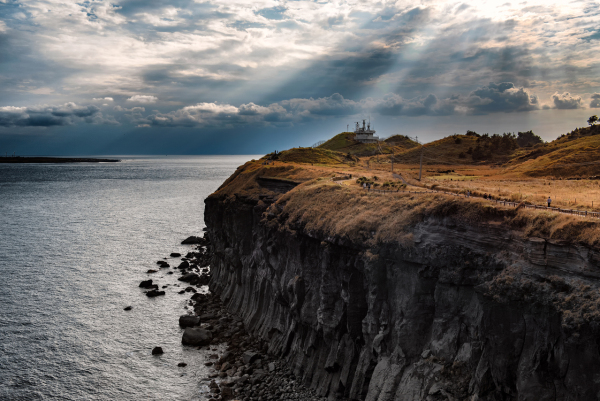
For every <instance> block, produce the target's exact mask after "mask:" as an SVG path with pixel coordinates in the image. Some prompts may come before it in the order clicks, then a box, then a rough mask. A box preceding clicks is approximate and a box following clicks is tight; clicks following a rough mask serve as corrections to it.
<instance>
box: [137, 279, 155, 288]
mask: <svg viewBox="0 0 600 401" xmlns="http://www.w3.org/2000/svg"><path fill="white" fill-rule="evenodd" d="M139 287H140V288H152V280H144V281H142V282H141V283H140V285H139Z"/></svg>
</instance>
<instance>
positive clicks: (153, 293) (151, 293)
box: [146, 290, 165, 298]
mask: <svg viewBox="0 0 600 401" xmlns="http://www.w3.org/2000/svg"><path fill="white" fill-rule="evenodd" d="M161 295H165V292H164V291H158V290H152V291H148V292H147V293H146V296H148V297H150V298H153V297H158V296H161Z"/></svg>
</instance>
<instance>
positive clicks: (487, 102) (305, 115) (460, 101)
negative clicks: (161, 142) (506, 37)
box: [115, 82, 540, 127]
mask: <svg viewBox="0 0 600 401" xmlns="http://www.w3.org/2000/svg"><path fill="white" fill-rule="evenodd" d="M117 107H119V110H120V111H128V109H122V108H120V106H117ZM538 109H540V105H539V104H538V99H537V96H535V95H533V94H531V93H530V92H529V91H528V90H527V89H525V88H523V87H515V85H514V84H513V83H511V82H503V83H499V84H496V83H490V84H488V85H486V86H482V87H480V88H478V89H476V90H474V91H472V92H470V93H469V94H467V95H459V94H454V95H451V96H449V97H446V98H442V99H440V98H438V97H437V96H436V95H434V94H429V95H427V96H419V97H414V98H410V99H405V98H403V97H402V96H400V95H398V94H394V93H390V94H387V95H385V96H383V97H381V98H371V97H368V98H363V99H361V100H357V101H356V100H352V99H347V98H345V97H344V96H342V95H341V94H339V93H334V94H332V95H331V96H325V97H320V98H293V99H288V100H282V101H279V102H275V103H271V104H269V105H266V106H263V105H259V104H256V103H253V102H250V103H246V104H242V105H240V106H234V105H231V104H225V103H214V102H213V103H208V102H205V103H198V104H196V105H192V106H187V107H183V108H181V109H179V110H175V111H171V112H168V113H161V112H153V113H152V114H150V115H148V116H146V117H143V118H139V119H137V120H136V122H137V123H138V124H147V125H153V126H169V127H198V126H203V127H205V126H210V127H222V126H228V127H231V126H237V125H244V124H254V125H256V124H262V125H272V124H275V125H281V124H292V123H297V122H304V121H310V120H319V119H325V118H328V117H332V116H354V115H365V114H367V113H377V114H379V115H382V116H392V117H396V116H408V117H415V116H424V115H427V116H447V115H452V114H463V115H481V114H489V113H497V112H503V113H509V112H523V111H529V110H538ZM115 110H116V108H115ZM137 115H138V116H139V115H140V113H139V112H138V113H137Z"/></svg>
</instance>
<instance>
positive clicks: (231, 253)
mask: <svg viewBox="0 0 600 401" xmlns="http://www.w3.org/2000/svg"><path fill="white" fill-rule="evenodd" d="M577 135H578V134H577V133H576V134H575V135H571V137H569V138H568V139H565V138H559V140H557V141H559V142H558V143H551V144H545V145H541V146H538V147H537V148H536V147H534V146H528V147H523V148H522V149H520V148H518V149H517V148H516V149H513V150H511V151H510V152H507V153H506V154H500V152H496V154H495V155H497V154H500V156H501V157H499V158H497V159H496V160H495V161H494V163H491V164H487V165H486V164H483V163H480V162H479V161H478V160H475V161H473V160H472V159H469V160H468V162H467V163H464V164H462V165H459V164H458V163H456V164H446V165H442V164H440V163H439V160H440V159H442V156H440V157H439V158H438V162H437V163H436V161H432V162H429V163H427V164H426V165H425V168H421V170H425V171H421V173H422V174H423V175H422V177H421V180H419V179H418V177H417V173H416V171H415V169H416V168H419V166H415V164H414V161H413V160H412V159H411V158H413V157H415V156H418V155H419V153H417V152H419V148H418V147H415V146H410V147H408V148H407V149H406V150H405V151H404V153H403V154H399V152H395V153H392V152H390V154H389V156H388V157H386V156H383V155H382V154H381V153H379V154H374V155H373V154H370V155H367V156H360V155H358V156H357V153H358V152H353V153H350V152H345V153H342V152H338V151H335V150H331V149H327V148H326V147H323V145H321V146H319V147H316V148H295V149H290V150H288V151H284V152H281V153H273V154H270V155H267V156H265V157H264V158H262V159H260V160H253V161H250V162H248V163H246V164H245V165H243V166H240V167H239V168H238V170H237V171H236V172H235V173H234V174H233V175H232V176H231V177H230V178H229V179H228V180H226V181H225V183H224V184H223V185H222V186H221V187H220V188H219V189H218V190H217V191H216V192H215V193H214V194H212V195H211V196H210V197H208V198H207V199H206V200H205V203H206V208H205V222H206V224H207V232H206V238H207V239H208V241H209V243H210V245H209V247H208V249H209V252H210V267H211V272H210V275H211V278H210V283H209V288H210V290H211V292H212V294H214V296H216V297H218V298H219V300H220V302H221V303H222V305H223V307H224V310H226V311H227V313H230V314H231V315H233V316H236V318H237V319H240V321H241V322H243V327H244V329H245V330H247V331H248V332H249V333H250V334H251V336H252V337H253V338H256V339H259V340H260V341H261V342H262V344H263V349H262V352H264V353H265V354H267V355H269V356H270V357H271V358H277V360H280V361H284V362H285V366H287V367H289V369H291V371H292V374H293V376H294V377H295V378H297V379H298V380H299V381H300V382H301V383H302V384H303V385H304V386H306V387H307V388H309V389H311V390H312V391H313V392H314V395H315V396H317V397H324V398H327V399H330V400H367V401H392V400H415V401H416V400H457V399H460V400H463V399H469V400H490V401H492V400H506V399H523V400H525V399H532V400H533V399H536V400H542V399H543V400H546V399H548V400H549V399H562V400H577V399H594V398H595V397H596V395H597V394H598V393H599V391H600V385H599V384H597V383H600V381H598V380H597V374H598V373H597V372H600V342H598V341H597V339H598V338H600V295H599V294H600V220H599V219H598V218H597V217H593V216H592V214H591V213H589V214H587V215H586V214H573V213H567V212H565V211H566V210H567V209H566V208H565V207H564V206H563V207H562V208H561V207H560V205H559V207H558V208H556V209H559V210H555V209H554V208H552V207H551V208H548V207H547V206H546V207H542V206H543V205H538V204H536V201H537V198H536V197H535V196H534V195H533V194H532V192H534V191H535V188H537V187H538V186H543V185H546V188H547V187H552V189H553V190H555V191H557V192H559V191H560V190H561V188H562V190H564V191H568V190H569V188H571V191H573V189H572V188H581V192H580V193H581V194H583V192H586V191H587V192H586V193H589V194H593V193H595V192H594V191H596V190H597V179H596V177H595V176H596V175H597V172H596V169H597V168H598V167H597V165H596V164H593V163H590V161H593V160H592V159H590V160H587V158H588V156H590V157H592V158H593V152H594V150H593V149H591V148H590V146H589V145H590V143H595V141H597V140H598V138H600V136H594V134H591V135H581V136H579V137H576V136H577ZM487 140H489V138H488V139H483V140H480V141H479V142H478V141H477V137H475V136H473V135H467V136H463V137H459V138H457V137H451V138H450V139H445V140H442V141H444V142H443V143H442V144H434V145H430V147H431V146H434V147H436V150H437V152H438V154H439V155H445V156H444V157H445V158H446V159H447V158H448V157H450V156H451V155H453V154H454V153H455V152H456V151H457V150H459V151H458V152H456V153H457V155H456V159H464V158H466V156H462V155H460V153H463V154H466V151H467V150H468V148H467V149H464V150H462V147H464V146H462V145H463V143H464V142H469V141H470V142H472V144H471V145H470V147H471V148H472V149H471V154H472V153H473V150H474V149H475V147H477V145H479V149H478V150H477V152H481V153H483V154H485V152H487V151H486V150H485V149H486V147H487V149H492V148H491V146H492V145H490V144H485V141H487ZM561 141H562V142H561ZM577 141H579V142H585V146H586V147H584V146H583V145H578V144H579V142H577ZM561 144H562V145H561ZM367 145H368V146H370V147H372V144H367ZM357 146H359V145H357ZM456 146H458V147H459V148H460V149H454V147H456ZM584 148H585V149H588V152H589V153H590V154H589V155H587V154H586V153H585V152H584V151H582V149H584ZM565 149H567V150H566V151H565ZM568 149H577V150H575V151H574V152H573V153H569V151H568ZM594 149H595V148H594ZM371 151H372V150H371V148H369V152H371ZM444 152H445V153H444ZM477 152H476V154H477V155H478V153H477ZM553 152H557V153H553ZM413 153H414V154H415V155H413ZM495 155H494V156H495ZM557 155H558V156H557ZM559 156H560V157H559ZM401 157H403V158H405V160H404V163H402V162H401V160H400V158H401ZM477 157H479V156H477ZM573 157H577V158H578V160H577V161H575V160H571V162H570V163H568V162H566V160H569V158H573ZM377 159H379V160H377ZM500 159H502V160H500ZM392 160H393V161H394V162H393V163H392ZM557 160H558V162H557ZM498 163H500V164H498ZM560 164H564V165H566V166H564V167H563V168H561V166H560ZM474 168H475V169H480V170H482V171H485V173H484V174H479V175H474V174H473V175H469V174H468V173H467V174H465V171H467V170H469V169H474ZM392 169H394V171H392ZM541 171H545V172H546V173H545V175H542V174H541ZM455 180H456V182H455ZM500 182H502V184H501V185H500V186H496V185H497V184H499V183H500ZM492 183H493V184H492ZM521 183H529V185H528V186H527V185H525V184H521ZM548 183H550V184H548ZM572 183H577V184H578V185H579V187H570V185H571V184H572ZM366 184H369V186H367V185H366ZM375 184H378V185H375ZM440 184H444V185H443V187H442V185H440ZM455 184H458V185H456V186H455ZM466 184H469V185H470V186H466ZM463 185H464V186H463ZM485 185H488V186H489V188H493V190H491V189H487V188H488V187H485ZM520 185H523V188H518V189H520V191H519V192H517V193H515V192H514V189H515V188H517V187H520ZM594 185H595V186H596V188H594ZM479 186H481V187H484V188H485V189H486V190H485V191H482V190H481V189H480V188H479ZM563 187H564V188H563ZM588 187H589V188H588ZM369 188H371V189H369ZM585 188H587V189H585ZM584 189H585V190H584ZM511 191H513V192H511ZM575 191H577V189H576V190H575ZM490 195H491V196H490ZM573 195H577V193H575V194H573ZM538 196H539V195H538ZM546 196H548V194H547V193H544V195H543V198H544V199H545V197H546ZM570 202H571V203H570V205H571V206H575V205H577V203H572V200H571V201H570ZM541 203H542V204H543V203H544V201H543V200H542V202H541ZM536 206H540V207H536ZM578 206H580V207H581V210H584V211H585V210H587V209H586V208H588V209H589V210H590V212H591V211H594V210H596V209H595V208H594V207H593V206H591V205H587V204H583V202H581V204H579V205H578ZM571 210H572V209H571ZM221 366H222V365H217V366H216V367H217V369H218V368H219V367H221ZM234 396H235V397H241V399H248V400H258V399H261V398H260V396H258V395H254V393H252V392H247V393H244V388H243V387H240V388H239V392H235V391H234V392H233V394H232V395H231V397H234ZM224 399H228V398H224ZM229 399H233V398H229ZM236 399H237V398H236Z"/></svg>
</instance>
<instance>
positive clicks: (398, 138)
mask: <svg viewBox="0 0 600 401" xmlns="http://www.w3.org/2000/svg"><path fill="white" fill-rule="evenodd" d="M392 138H394V139H392ZM415 146H418V144H417V143H416V142H415V141H413V140H412V139H410V138H407V137H405V136H403V135H394V136H393V137H390V138H388V139H386V140H385V141H381V142H379V143H362V142H359V141H355V140H354V132H342V133H341V134H337V135H336V136H334V137H333V138H331V139H330V140H328V141H327V142H325V143H323V144H322V145H320V146H319V148H320V149H328V150H335V151H338V152H342V153H349V154H351V155H355V156H371V155H375V154H378V153H380V152H381V153H384V154H391V153H398V152H402V151H404V150H406V149H410V148H411V147H415Z"/></svg>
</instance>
